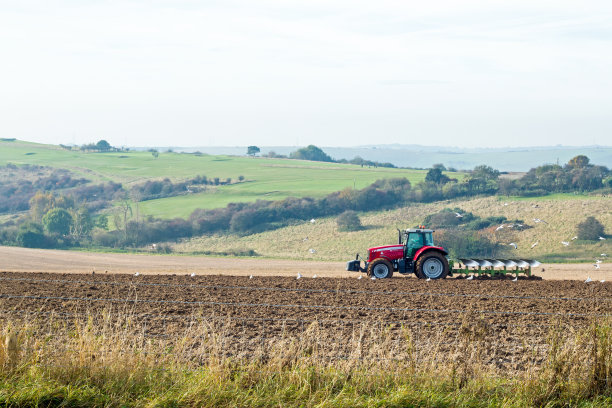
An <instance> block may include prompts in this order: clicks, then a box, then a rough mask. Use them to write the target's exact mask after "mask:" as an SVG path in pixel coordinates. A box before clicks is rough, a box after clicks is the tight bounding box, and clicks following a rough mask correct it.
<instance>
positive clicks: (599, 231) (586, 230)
mask: <svg viewBox="0 0 612 408" xmlns="http://www.w3.org/2000/svg"><path fill="white" fill-rule="evenodd" d="M577 228H578V239H581V240H586V241H595V240H598V239H599V237H603V236H604V235H605V234H604V226H603V224H602V223H601V222H599V221H598V220H597V219H596V218H595V217H588V218H587V219H586V220H584V221H582V222H581V223H580V224H578V226H577Z"/></svg>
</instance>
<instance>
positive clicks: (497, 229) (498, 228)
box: [495, 224, 504, 231]
mask: <svg viewBox="0 0 612 408" xmlns="http://www.w3.org/2000/svg"><path fill="white" fill-rule="evenodd" d="M502 228H504V224H502V225H500V226H499V227H497V228H495V231H499V230H500V229H502Z"/></svg>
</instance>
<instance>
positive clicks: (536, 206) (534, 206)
mask: <svg viewBox="0 0 612 408" xmlns="http://www.w3.org/2000/svg"><path fill="white" fill-rule="evenodd" d="M531 206H532V207H533V208H538V207H539V205H537V204H531Z"/></svg>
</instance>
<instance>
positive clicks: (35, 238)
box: [17, 221, 48, 248]
mask: <svg viewBox="0 0 612 408" xmlns="http://www.w3.org/2000/svg"><path fill="white" fill-rule="evenodd" d="M17 243H18V244H19V245H20V246H22V247H26V248H45V247H47V245H48V243H47V237H46V236H45V234H44V232H43V227H42V225H40V224H38V223H36V222H32V221H30V222H26V223H23V224H21V226H20V227H19V231H18V232H17Z"/></svg>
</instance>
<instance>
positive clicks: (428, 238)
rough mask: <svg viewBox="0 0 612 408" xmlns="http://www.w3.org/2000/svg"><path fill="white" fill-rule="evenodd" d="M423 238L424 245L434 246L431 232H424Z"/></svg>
mask: <svg viewBox="0 0 612 408" xmlns="http://www.w3.org/2000/svg"><path fill="white" fill-rule="evenodd" d="M423 237H424V238H425V245H428V246H434V241H433V234H432V233H431V232H426V233H425V234H423Z"/></svg>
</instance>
